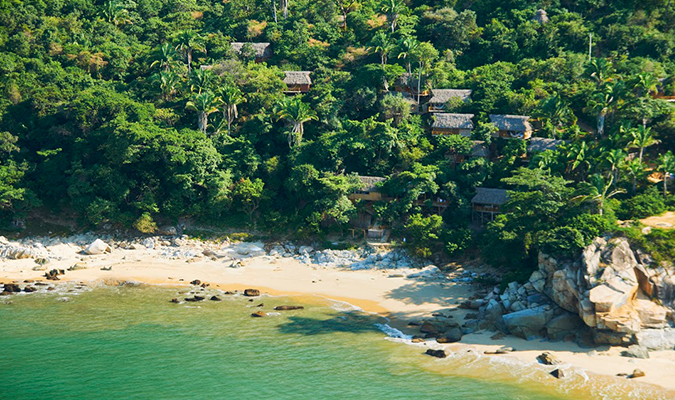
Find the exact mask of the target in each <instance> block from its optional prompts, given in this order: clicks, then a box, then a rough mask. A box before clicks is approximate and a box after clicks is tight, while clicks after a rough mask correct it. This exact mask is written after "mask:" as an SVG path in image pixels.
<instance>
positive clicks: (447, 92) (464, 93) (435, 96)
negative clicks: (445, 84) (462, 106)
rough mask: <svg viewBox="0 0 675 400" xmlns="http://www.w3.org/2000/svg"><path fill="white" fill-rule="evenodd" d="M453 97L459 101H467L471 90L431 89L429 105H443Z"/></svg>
mask: <svg viewBox="0 0 675 400" xmlns="http://www.w3.org/2000/svg"><path fill="white" fill-rule="evenodd" d="M453 97H454V98H458V99H459V100H461V101H467V100H469V99H471V89H431V99H429V103H430V104H435V105H443V104H445V103H447V102H448V101H449V100H450V99H452V98H453Z"/></svg>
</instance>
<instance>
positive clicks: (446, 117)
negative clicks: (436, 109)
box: [431, 113, 473, 130]
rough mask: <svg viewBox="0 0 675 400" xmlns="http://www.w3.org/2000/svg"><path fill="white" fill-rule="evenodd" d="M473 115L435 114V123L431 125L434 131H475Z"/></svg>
mask: <svg viewBox="0 0 675 400" xmlns="http://www.w3.org/2000/svg"><path fill="white" fill-rule="evenodd" d="M471 118H473V114H452V113H437V114H434V122H433V124H432V125H431V127H432V128H434V129H468V130H472V129H473V121H472V120H471Z"/></svg>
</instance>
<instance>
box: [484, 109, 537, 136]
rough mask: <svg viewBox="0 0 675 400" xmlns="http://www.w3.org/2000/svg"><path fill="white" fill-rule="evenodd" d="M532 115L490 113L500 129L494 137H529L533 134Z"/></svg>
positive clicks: (492, 120)
mask: <svg viewBox="0 0 675 400" xmlns="http://www.w3.org/2000/svg"><path fill="white" fill-rule="evenodd" d="M529 121H530V117H529V116H525V115H496V114H491V115H490V122H492V123H493V124H494V125H495V126H496V127H497V129H498V131H497V132H496V133H495V134H494V135H493V136H494V137H500V138H506V139H529V138H530V137H531V136H532V125H530V122H529Z"/></svg>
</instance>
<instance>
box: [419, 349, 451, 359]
mask: <svg viewBox="0 0 675 400" xmlns="http://www.w3.org/2000/svg"><path fill="white" fill-rule="evenodd" d="M424 354H427V355H430V356H432V357H438V358H445V357H447V356H448V355H447V354H446V353H445V350H434V349H429V350H427V351H426V352H425V353H424Z"/></svg>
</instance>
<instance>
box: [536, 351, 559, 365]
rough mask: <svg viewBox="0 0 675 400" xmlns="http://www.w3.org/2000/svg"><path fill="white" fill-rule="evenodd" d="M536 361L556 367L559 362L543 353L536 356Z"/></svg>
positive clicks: (550, 355) (549, 354)
mask: <svg viewBox="0 0 675 400" xmlns="http://www.w3.org/2000/svg"><path fill="white" fill-rule="evenodd" d="M537 361H539V362H540V363H542V364H545V365H557V364H560V360H559V359H558V357H556V356H555V355H553V354H551V353H549V352H548V351H545V352H543V353H541V354H540V355H539V356H537Z"/></svg>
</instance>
